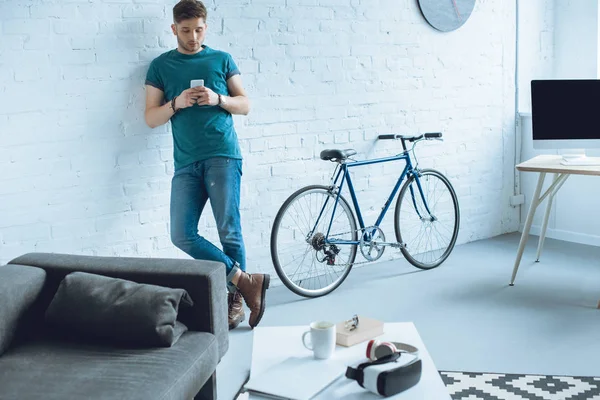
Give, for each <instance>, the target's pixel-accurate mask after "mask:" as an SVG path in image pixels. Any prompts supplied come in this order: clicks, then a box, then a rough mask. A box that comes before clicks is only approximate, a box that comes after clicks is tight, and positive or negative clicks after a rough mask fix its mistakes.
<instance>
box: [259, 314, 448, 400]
mask: <svg viewBox="0 0 600 400" xmlns="http://www.w3.org/2000/svg"><path fill="white" fill-rule="evenodd" d="M306 330H308V325H307V326H281V327H266V328H255V329H254V340H253V345H252V366H251V369H250V377H252V375H253V374H260V373H261V372H262V371H264V370H266V369H268V368H270V367H271V366H273V365H276V364H277V363H280V362H282V361H283V360H284V359H286V358H288V357H290V356H298V357H303V356H306V357H307V362H314V359H313V358H312V357H308V356H310V355H311V354H312V353H311V352H310V351H309V350H307V349H306V348H305V347H304V346H303V345H302V333H303V332H305V331H306ZM377 339H383V340H391V341H394V342H403V343H408V344H411V345H413V346H416V347H418V348H419V356H420V358H421V360H422V363H423V365H422V371H421V380H420V381H419V383H417V384H416V385H415V386H413V387H412V388H410V389H408V390H406V391H404V392H402V393H399V394H397V395H396V396H391V397H387V399H393V400H429V399H431V400H434V399H435V400H451V398H450V394H449V393H448V390H447V389H446V386H445V385H444V382H443V381H442V378H441V377H440V374H439V372H438V370H437V368H436V367H435V365H434V363H433V360H432V359H431V357H430V356H429V353H428V352H427V349H426V348H425V345H424V344H423V341H422V340H421V337H420V336H419V333H418V332H417V329H416V328H415V326H414V324H413V323H412V322H402V323H386V324H385V325H384V333H383V335H381V336H379V337H377ZM366 347H367V342H364V343H359V344H356V345H354V346H352V347H343V346H337V347H336V349H335V353H334V356H333V359H334V360H339V361H342V362H343V363H344V364H345V365H355V364H356V363H357V362H360V361H366V356H365V349H366ZM262 398H263V397H262V396H258V395H256V394H254V393H251V394H250V396H249V399H252V400H254V399H262ZM381 398H382V397H381V396H379V395H376V394H374V393H371V392H369V391H367V390H366V389H363V388H362V387H361V386H360V385H359V384H358V383H356V381H353V380H350V379H347V378H346V377H344V376H342V377H340V378H339V379H337V380H336V381H335V382H333V383H332V384H331V385H330V386H329V387H327V388H326V389H325V390H323V391H322V392H321V393H319V394H318V395H317V396H315V397H314V399H328V400H331V399H348V400H352V399H374V400H375V399H377V400H381Z"/></svg>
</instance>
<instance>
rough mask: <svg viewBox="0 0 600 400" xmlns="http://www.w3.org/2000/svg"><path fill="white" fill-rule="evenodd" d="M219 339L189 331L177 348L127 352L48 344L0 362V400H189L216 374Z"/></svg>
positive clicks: (27, 346)
mask: <svg viewBox="0 0 600 400" xmlns="http://www.w3.org/2000/svg"><path fill="white" fill-rule="evenodd" d="M218 360H219V347H218V342H217V340H216V338H215V336H214V335H213V334H211V333H206V332H193V331H188V332H186V333H184V334H183V335H182V336H181V338H180V339H179V341H178V342H177V343H176V344H175V345H174V346H173V347H155V348H143V349H140V348H138V349H125V348H121V347H113V346H103V345H92V344H86V343H73V342H66V341H62V340H56V339H54V340H53V339H46V340H40V341H34V342H30V343H26V344H23V345H21V346H18V347H13V348H11V349H10V350H9V351H7V352H6V353H5V354H4V356H3V357H0V388H1V389H0V398H2V400H22V399H45V400H54V399H57V400H58V399H60V400H64V399H89V400H114V399H128V400H137V399H139V400H150V399H159V400H163V399H164V400H166V399H173V400H181V399H191V398H193V397H194V396H195V395H196V393H198V391H199V390H200V388H201V387H202V386H203V385H204V383H205V382H206V381H207V380H208V378H210V376H211V375H212V374H213V373H214V371H215V370H216V368H217V363H218Z"/></svg>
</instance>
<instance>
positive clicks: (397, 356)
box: [346, 340, 422, 397]
mask: <svg viewBox="0 0 600 400" xmlns="http://www.w3.org/2000/svg"><path fill="white" fill-rule="evenodd" d="M366 353H367V358H368V359H369V361H367V362H364V363H362V364H359V365H358V366H357V367H355V368H353V367H348V368H347V369H346V378H348V379H352V380H355V381H356V382H358V384H359V385H360V386H362V387H363V388H365V389H367V390H369V391H370V392H373V393H376V394H379V395H381V396H386V397H387V396H393V395H395V394H398V393H400V392H403V391H405V390H407V389H409V388H411V387H413V386H414V385H416V384H417V383H418V382H419V380H420V379H421V368H422V365H421V364H422V363H421V359H420V358H419V349H417V348H416V347H414V346H411V345H409V344H406V343H398V342H380V341H378V340H370V341H369V343H368V344H367V352H366ZM405 359H406V360H407V361H406V362H405V361H404V360H405Z"/></svg>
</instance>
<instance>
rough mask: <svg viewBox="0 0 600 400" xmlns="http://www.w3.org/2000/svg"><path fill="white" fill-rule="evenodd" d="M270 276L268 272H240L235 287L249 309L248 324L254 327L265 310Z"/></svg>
mask: <svg viewBox="0 0 600 400" xmlns="http://www.w3.org/2000/svg"><path fill="white" fill-rule="evenodd" d="M270 280H271V277H270V276H269V275H268V274H248V273H246V272H242V275H241V276H240V280H239V281H238V283H237V288H238V289H239V292H240V293H241V294H242V297H243V298H244V301H245V302H246V305H247V306H248V308H249V309H250V320H248V324H249V325H250V327H251V328H254V327H255V326H256V325H258V323H259V322H260V320H261V318H262V316H263V314H264V312H265V293H266V291H267V288H268V287H269V281H270Z"/></svg>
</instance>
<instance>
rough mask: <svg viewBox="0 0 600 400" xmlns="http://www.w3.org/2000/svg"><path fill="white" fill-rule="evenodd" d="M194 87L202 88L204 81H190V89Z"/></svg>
mask: <svg viewBox="0 0 600 400" xmlns="http://www.w3.org/2000/svg"><path fill="white" fill-rule="evenodd" d="M196 86H204V79H192V80H191V81H190V88H193V87H196Z"/></svg>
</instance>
